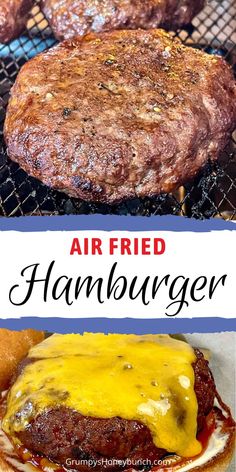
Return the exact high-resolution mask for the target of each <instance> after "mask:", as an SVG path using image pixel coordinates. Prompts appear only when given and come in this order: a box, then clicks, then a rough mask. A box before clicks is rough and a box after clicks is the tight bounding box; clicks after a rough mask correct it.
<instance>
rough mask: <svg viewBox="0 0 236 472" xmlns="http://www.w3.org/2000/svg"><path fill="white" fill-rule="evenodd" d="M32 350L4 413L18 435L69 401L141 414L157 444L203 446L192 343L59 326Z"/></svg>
mask: <svg viewBox="0 0 236 472" xmlns="http://www.w3.org/2000/svg"><path fill="white" fill-rule="evenodd" d="M29 358H32V359H33V360H34V361H33V362H32V363H31V364H28V365H26V367H25V368H24V370H23V372H22V373H21V374H20V376H19V377H18V379H17V380H16V382H15V384H14V385H13V387H12V388H11V390H10V393H9V395H8V406H7V413H6V415H5V418H4V421H3V429H4V431H5V432H6V433H7V434H9V435H10V436H11V437H12V438H13V440H14V441H15V442H17V432H19V431H22V430H24V429H25V428H26V427H27V425H28V424H29V422H30V421H31V420H32V419H33V418H34V417H35V416H36V415H37V414H39V413H41V412H42V411H45V410H46V409H50V408H53V407H55V406H58V405H63V406H66V407H68V408H72V409H74V410H76V411H78V412H79V413H81V414H82V415H85V416H92V417H99V418H112V417H115V416H118V417H121V418H123V419H127V420H138V421H140V422H142V423H143V424H145V425H147V427H148V428H149V429H150V431H151V434H152V437H153V441H154V443H155V445H156V446H157V447H159V448H163V449H166V450H167V451H169V452H175V453H176V454H178V455H180V456H183V457H192V456H195V455H197V454H199V453H200V452H201V445H200V443H199V442H198V441H197V439H196V432H197V408H198V407H197V399H196V395H195V392H194V371H193V368H192V363H193V362H194V361H195V354H194V351H193V349H192V348H191V347H190V346H189V345H188V344H186V343H184V342H182V341H177V340H175V339H172V338H170V337H169V336H167V335H144V336H137V335H120V334H110V335H105V334H91V333H85V334H84V335H79V334H69V335H58V334H56V335H54V336H52V337H50V338H48V339H47V340H45V341H43V342H42V343H41V344H39V345H37V346H35V347H33V348H32V349H31V350H30V352H29Z"/></svg>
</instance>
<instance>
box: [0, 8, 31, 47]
mask: <svg viewBox="0 0 236 472" xmlns="http://www.w3.org/2000/svg"><path fill="white" fill-rule="evenodd" d="M32 5H33V0H0V42H1V43H7V42H8V41H11V39H14V38H16V37H17V36H18V35H19V34H20V33H21V32H22V30H23V29H24V27H25V25H26V22H27V19H28V14H29V11H30V9H31V7H32Z"/></svg>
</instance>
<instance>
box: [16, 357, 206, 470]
mask: <svg viewBox="0 0 236 472" xmlns="http://www.w3.org/2000/svg"><path fill="white" fill-rule="evenodd" d="M195 353H196V362H195V363H194V364H193V368H194V372H195V385H194V389H195V392H196V396H197V401H198V428H199V429H201V428H202V425H203V419H204V417H205V416H206V415H207V414H208V413H209V412H210V411H211V410H212V408H213V403H214V397H215V384H214V380H213V377H212V374H211V372H210V369H209V367H208V362H207V361H206V360H205V359H204V356H203V355H202V353H201V352H200V351H198V350H196V351H195ZM32 361H33V362H34V360H32ZM28 363H29V361H28V360H26V363H24V364H23V365H22V367H21V371H22V369H24V367H25V366H26V365H27V364H28ZM179 421H181V422H182V423H183V424H184V412H183V415H182V417H181V418H179ZM18 436H19V438H20V440H21V441H22V443H23V444H24V446H26V447H27V448H28V449H29V450H31V451H33V452H35V453H40V454H43V455H44V456H46V457H49V458H51V459H52V460H53V461H56V462H59V463H60V464H66V460H67V459H68V458H70V459H73V460H75V461H78V462H77V465H76V464H73V469H78V470H81V471H85V472H87V471H88V472H89V470H91V465H90V466H89V465H86V464H82V465H81V463H80V464H79V461H81V460H85V461H86V460H87V461H88V460H92V461H94V464H95V462H96V461H98V460H99V459H104V461H105V460H106V459H113V460H121V461H122V460H125V459H130V460H132V461H138V460H149V461H150V462H152V463H153V461H154V460H158V459H160V458H162V457H163V456H164V455H165V453H166V451H164V450H163V449H158V448H156V446H155V445H154V444H153V441H152V436H151V433H150V431H149V429H148V428H147V427H146V426H144V425H143V424H141V423H140V422H138V421H131V420H125V419H121V418H118V417H116V418H110V419H101V418H92V417H88V416H82V415H81V414H79V413H78V412H76V411H73V410H71V409H68V408H65V407H63V406H58V407H56V408H54V409H51V410H49V411H45V412H43V413H42V414H40V415H38V416H37V417H36V418H35V419H34V420H32V422H31V423H30V425H29V426H28V427H27V429H26V430H25V431H23V432H20V433H18ZM114 464H115V462H113V465H112V464H111V463H109V464H108V463H107V464H106V465H105V463H104V464H103V465H101V464H100V465H98V464H97V466H95V467H93V468H95V470H104V471H105V470H117V469H118V468H121V469H122V464H120V467H119V465H117V464H115V465H114ZM123 468H124V466H123ZM126 468H127V466H126Z"/></svg>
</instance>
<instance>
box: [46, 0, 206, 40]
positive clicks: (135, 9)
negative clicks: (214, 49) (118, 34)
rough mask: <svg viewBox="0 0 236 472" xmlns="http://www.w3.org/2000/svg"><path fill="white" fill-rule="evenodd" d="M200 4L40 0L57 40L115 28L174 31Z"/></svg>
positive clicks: (177, 0) (191, 0)
mask: <svg viewBox="0 0 236 472" xmlns="http://www.w3.org/2000/svg"><path fill="white" fill-rule="evenodd" d="M204 4H205V0H198V1H197V2H196V1H195V0H123V1H121V0H102V1H99V2H98V1H97V0H41V6H42V9H43V11H44V13H45V16H46V18H47V19H48V21H49V23H50V25H51V27H52V30H53V31H54V34H55V36H56V37H57V38H58V39H60V40H62V39H69V38H72V37H74V36H76V35H81V36H82V35H84V34H87V33H90V32H96V33H99V32H101V31H111V30H115V29H137V28H143V29H151V28H157V27H158V26H162V27H163V28H168V29H177V28H179V27H181V26H183V25H186V24H188V23H190V22H191V20H192V19H193V17H194V16H195V15H196V14H197V13H199V11H200V10H201V9H202V8H203V6H204Z"/></svg>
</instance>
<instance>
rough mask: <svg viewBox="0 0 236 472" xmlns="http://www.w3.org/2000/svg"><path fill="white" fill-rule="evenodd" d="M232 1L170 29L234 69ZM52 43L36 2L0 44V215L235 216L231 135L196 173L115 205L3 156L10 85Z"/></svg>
mask: <svg viewBox="0 0 236 472" xmlns="http://www.w3.org/2000/svg"><path fill="white" fill-rule="evenodd" d="M235 18H236V4H235V0H223V1H220V0H218V1H216V0H210V1H209V2H208V4H207V6H206V8H205V9H204V10H203V11H202V12H201V13H200V14H199V15H198V17H197V18H195V19H194V20H193V23H192V25H190V26H188V27H187V28H186V29H184V30H182V31H179V32H178V33H174V35H176V36H178V37H180V38H181V40H182V41H183V42H184V43H186V44H188V45H191V46H193V47H199V48H201V49H203V50H205V51H207V52H209V53H213V54H220V55H222V56H224V57H225V58H226V60H227V61H228V62H229V63H230V64H231V65H232V66H233V67H234V69H235V71H236V45H235V44H236V28H235V26H236V20H235ZM55 43H56V40H55V39H54V37H53V35H52V32H51V30H50V28H49V26H48V24H47V21H46V19H45V18H44V16H43V14H42V12H41V11H40V8H39V5H38V2H36V6H35V7H34V8H33V10H32V13H31V18H30V20H29V22H28V26H27V29H26V31H25V32H24V34H23V35H22V36H21V37H20V38H19V39H17V40H14V41H12V42H11V43H10V44H9V45H7V46H4V45H0V216H21V215H46V214H47V215H62V214H90V213H91V214H93V213H102V214H122V215H124V214H131V215H157V214H161V215H163V214H174V215H184V216H188V217H195V218H199V219H203V218H209V217H214V216H216V217H221V218H224V219H236V151H235V150H236V140H235V139H234V138H232V140H231V142H230V145H229V146H228V149H226V150H225V151H224V153H223V155H222V156H221V158H220V161H219V162H218V163H214V164H212V163H210V162H209V163H208V164H207V166H205V168H204V169H203V171H202V172H201V173H200V174H199V175H198V177H197V178H196V179H195V180H194V181H192V182H191V183H190V184H188V185H186V186H185V187H181V188H180V189H179V190H178V191H177V192H175V193H174V194H170V195H166V194H164V195H160V196H159V197H156V198H145V199H143V200H139V199H135V200H130V201H126V202H124V203H122V204H119V205H114V206H108V205H103V204H93V203H86V202H83V201H82V200H77V199H73V198H70V197H68V196H66V195H64V194H62V193H59V192H56V191H54V190H51V189H49V188H48V187H46V186H45V185H43V184H41V183H40V182H38V181H37V180H35V179H34V178H31V177H29V176H28V175H27V174H26V173H25V172H24V171H23V170H22V169H21V168H20V167H19V166H18V165H17V164H15V163H13V162H11V161H9V159H8V158H7V155H6V149H5V146H4V142H3V136H2V128H3V122H4V116H5V108H6V105H7V101H8V97H9V91H10V88H11V86H12V84H13V82H14V80H15V78H16V76H17V73H18V71H19V69H20V68H21V66H22V65H23V64H24V63H25V62H26V61H27V60H28V59H29V58H31V57H33V56H35V54H37V53H39V52H41V51H43V50H45V49H47V48H49V47H51V46H52V45H54V44H55Z"/></svg>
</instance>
